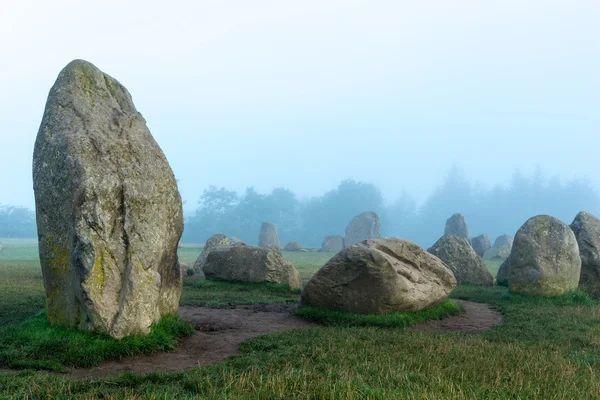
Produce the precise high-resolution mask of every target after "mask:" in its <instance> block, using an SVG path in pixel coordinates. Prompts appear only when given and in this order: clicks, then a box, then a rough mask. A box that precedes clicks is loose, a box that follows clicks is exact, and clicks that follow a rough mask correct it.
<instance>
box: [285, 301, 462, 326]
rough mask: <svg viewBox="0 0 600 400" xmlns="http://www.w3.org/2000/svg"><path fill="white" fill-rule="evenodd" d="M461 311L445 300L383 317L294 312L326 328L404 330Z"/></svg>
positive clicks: (307, 310) (316, 310)
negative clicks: (355, 327)
mask: <svg viewBox="0 0 600 400" xmlns="http://www.w3.org/2000/svg"><path fill="white" fill-rule="evenodd" d="M462 311H463V308H462V307H461V306H460V305H459V304H457V303H455V302H453V301H451V300H446V301H444V302H443V303H441V304H438V305H436V306H433V307H429V308H425V309H423V310H420V311H406V312H394V313H389V314H384V315H376V314H357V313H350V312H344V311H336V310H325V309H319V308H314V307H311V306H306V305H304V306H301V307H299V308H298V310H296V315H298V316H300V317H302V318H306V319H308V320H310V321H314V322H318V323H321V324H323V325H326V326H340V327H348V326H376V327H382V328H406V327H409V326H411V325H415V324H418V323H421V322H425V321H430V320H435V319H442V318H445V317H448V316H450V315H456V314H459V313H461V312H462Z"/></svg>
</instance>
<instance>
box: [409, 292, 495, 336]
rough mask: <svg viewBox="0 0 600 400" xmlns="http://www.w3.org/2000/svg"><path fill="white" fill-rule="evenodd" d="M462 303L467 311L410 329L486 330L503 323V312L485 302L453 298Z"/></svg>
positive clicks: (472, 331)
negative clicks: (493, 308)
mask: <svg viewBox="0 0 600 400" xmlns="http://www.w3.org/2000/svg"><path fill="white" fill-rule="evenodd" d="M453 301H455V302H456V303H458V304H460V305H462V307H463V309H464V310H465V312H463V313H461V314H459V315H452V316H450V317H448V318H444V319H440V320H436V321H427V322H423V323H422V324H418V325H414V326H411V327H410V328H409V329H412V330H416V331H425V332H471V333H478V332H485V331H487V330H489V329H492V328H493V327H494V326H496V325H500V324H501V323H502V314H501V313H500V312H498V311H496V310H492V309H491V308H490V306H489V305H487V304H484V303H472V302H470V301H464V300H453Z"/></svg>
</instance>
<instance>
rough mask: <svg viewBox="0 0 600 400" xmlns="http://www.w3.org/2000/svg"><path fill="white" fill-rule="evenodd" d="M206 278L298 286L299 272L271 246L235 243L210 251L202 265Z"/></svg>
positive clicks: (298, 287) (299, 286)
mask: <svg viewBox="0 0 600 400" xmlns="http://www.w3.org/2000/svg"><path fill="white" fill-rule="evenodd" d="M204 276H205V277H206V278H207V279H213V280H224V281H236V282H273V283H281V284H286V285H289V286H290V288H292V289H300V288H301V287H302V279H300V274H299V273H298V271H297V270H296V268H295V267H294V265H293V264H292V263H290V262H289V261H287V260H285V259H284V258H283V256H282V255H281V253H280V252H279V250H278V249H277V248H275V247H267V248H263V247H254V246H248V245H246V244H243V243H238V244H235V245H233V246H228V247H218V248H216V249H215V250H213V251H211V252H210V253H209V255H208V258H207V259H206V264H205V265H204Z"/></svg>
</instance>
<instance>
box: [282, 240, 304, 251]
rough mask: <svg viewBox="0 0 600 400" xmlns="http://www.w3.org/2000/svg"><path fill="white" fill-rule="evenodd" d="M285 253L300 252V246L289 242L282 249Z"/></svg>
mask: <svg viewBox="0 0 600 400" xmlns="http://www.w3.org/2000/svg"><path fill="white" fill-rule="evenodd" d="M283 249H284V250H285V251H300V250H301V249H302V246H301V245H300V243H298V242H289V243H288V244H286V245H285V247H284V248H283Z"/></svg>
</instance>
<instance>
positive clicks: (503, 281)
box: [496, 257, 510, 287]
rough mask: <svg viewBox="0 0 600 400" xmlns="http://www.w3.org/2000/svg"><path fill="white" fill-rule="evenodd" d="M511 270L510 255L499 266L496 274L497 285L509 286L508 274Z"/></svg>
mask: <svg viewBox="0 0 600 400" xmlns="http://www.w3.org/2000/svg"><path fill="white" fill-rule="evenodd" d="M509 272H510V257H508V258H507V259H506V260H504V262H503V263H502V264H501V265H500V268H498V274H496V285H498V286H506V287H508V275H509Z"/></svg>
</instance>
